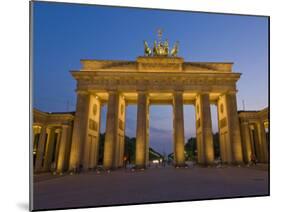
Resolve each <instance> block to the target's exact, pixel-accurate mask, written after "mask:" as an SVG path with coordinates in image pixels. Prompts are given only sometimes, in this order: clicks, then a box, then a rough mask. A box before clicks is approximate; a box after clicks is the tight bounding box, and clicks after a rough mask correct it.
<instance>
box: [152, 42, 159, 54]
mask: <svg viewBox="0 0 281 212" xmlns="http://www.w3.org/2000/svg"><path fill="white" fill-rule="evenodd" d="M157 55H158V51H157V42H156V40H155V41H154V43H153V56H157Z"/></svg>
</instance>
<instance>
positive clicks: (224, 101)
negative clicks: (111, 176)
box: [69, 40, 243, 170]
mask: <svg viewBox="0 0 281 212" xmlns="http://www.w3.org/2000/svg"><path fill="white" fill-rule="evenodd" d="M144 46H145V47H144V53H145V55H144V56H140V57H137V58H136V61H116V60H81V63H82V68H81V70H79V71H71V74H72V76H73V77H74V78H75V80H76V81H77V89H76V92H77V106H76V113H75V117H74V124H73V133H72V143H71V150H70V157H69V158H70V159H69V170H73V169H75V168H77V167H83V169H89V168H94V167H96V166H97V155H98V148H99V147H98V146H99V134H100V120H101V107H102V105H104V104H107V115H106V131H105V144H104V160H103V166H104V168H105V169H114V168H118V167H121V166H122V164H123V155H124V137H125V125H126V118H125V117H126V106H127V105H129V104H136V105H137V123H136V126H137V127H136V159H135V165H136V167H139V168H145V167H146V166H147V165H148V160H149V158H148V157H149V106H150V105H152V104H169V105H172V106H173V146H174V164H175V166H184V163H185V154H184V141H185V137H184V113H183V107H184V105H185V104H190V105H194V107H195V116H196V123H194V124H195V125H196V138H197V155H198V163H200V164H212V163H213V162H214V147H213V136H212V121H211V112H210V104H216V105H217V108H218V122H219V124H218V126H219V135H220V149H221V159H222V162H225V163H231V164H239V163H242V162H243V155H242V144H241V135H240V124H239V118H238V113H237V103H236V93H237V89H236V82H237V80H239V78H240V75H241V74H240V73H236V72H233V70H232V65H233V63H225V62H223V63H220V62H215V63H214V62H212V63H210V62H185V61H184V59H183V58H181V57H178V56H177V53H178V48H179V47H178V46H179V43H177V42H176V43H175V44H174V46H173V48H172V49H171V51H169V45H168V41H167V40H166V41H164V42H163V41H161V40H158V41H155V42H154V46H153V47H152V48H149V46H148V44H147V42H144Z"/></svg>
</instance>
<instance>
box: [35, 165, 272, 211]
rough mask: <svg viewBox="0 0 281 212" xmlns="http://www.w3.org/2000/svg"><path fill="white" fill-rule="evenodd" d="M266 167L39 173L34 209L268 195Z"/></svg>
mask: <svg viewBox="0 0 281 212" xmlns="http://www.w3.org/2000/svg"><path fill="white" fill-rule="evenodd" d="M268 180H269V179H268V170H267V166H263V165H258V166H255V167H246V166H242V167H233V166H226V167H222V168H216V167H197V166H195V167H193V168H178V169H176V168H173V167H165V168H164V167H161V168H160V167H159V168H149V169H147V170H143V171H142V170H138V171H131V170H129V169H127V170H124V169H120V170H116V171H112V172H110V173H107V172H100V173H97V172H87V173H81V174H79V175H63V176H52V175H50V174H46V175H44V174H43V175H36V176H35V178H34V181H35V183H34V209H44V208H50V209H51V208H63V207H86V206H103V205H120V204H132V203H149V202H163V201H176V200H195V199H208V198H222V197H238V196H248V195H250V196H251V195H252V196H256V195H268V194H269V189H268Z"/></svg>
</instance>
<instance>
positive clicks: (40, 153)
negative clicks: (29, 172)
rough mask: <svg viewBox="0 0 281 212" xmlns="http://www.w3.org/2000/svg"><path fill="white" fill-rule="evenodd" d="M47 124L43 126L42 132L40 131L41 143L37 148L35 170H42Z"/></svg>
mask: <svg viewBox="0 0 281 212" xmlns="http://www.w3.org/2000/svg"><path fill="white" fill-rule="evenodd" d="M46 138H47V134H46V126H42V128H41V132H40V138H39V144H38V148H37V154H36V161H35V170H34V171H35V172H40V171H41V168H42V160H43V154H44V149H45V145H46Z"/></svg>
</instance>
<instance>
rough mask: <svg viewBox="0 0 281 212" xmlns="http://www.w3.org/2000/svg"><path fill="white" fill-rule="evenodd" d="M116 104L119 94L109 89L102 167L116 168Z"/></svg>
mask: <svg viewBox="0 0 281 212" xmlns="http://www.w3.org/2000/svg"><path fill="white" fill-rule="evenodd" d="M118 104H119V96H118V93H117V92H116V91H109V97H108V106H107V116H106V130H105V142H104V156H103V167H104V168H105V169H111V168H116V160H115V158H116V144H117V140H118V136H117V135H118V134H117V130H118Z"/></svg>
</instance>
